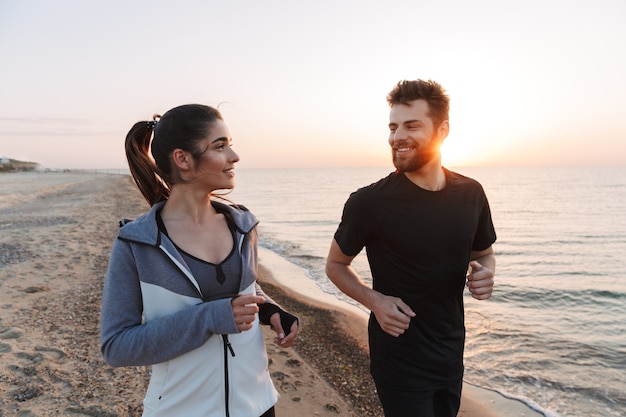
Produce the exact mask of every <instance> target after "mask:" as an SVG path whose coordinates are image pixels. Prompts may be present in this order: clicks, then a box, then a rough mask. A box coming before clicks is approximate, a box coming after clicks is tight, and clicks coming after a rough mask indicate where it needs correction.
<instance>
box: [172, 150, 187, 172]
mask: <svg viewBox="0 0 626 417" xmlns="http://www.w3.org/2000/svg"><path fill="white" fill-rule="evenodd" d="M172 160H173V161H174V165H175V166H176V168H178V169H179V170H182V171H188V170H189V169H191V155H189V153H188V152H185V151H183V150H182V149H179V148H176V149H174V152H172Z"/></svg>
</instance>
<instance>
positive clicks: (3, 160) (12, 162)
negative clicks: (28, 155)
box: [0, 156, 40, 172]
mask: <svg viewBox="0 0 626 417" xmlns="http://www.w3.org/2000/svg"><path fill="white" fill-rule="evenodd" d="M39 169H40V164H39V163H37V162H26V161H18V160H17V159H11V158H7V157H4V156H3V157H0V172H25V171H37V170H39Z"/></svg>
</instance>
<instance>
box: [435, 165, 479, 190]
mask: <svg viewBox="0 0 626 417" xmlns="http://www.w3.org/2000/svg"><path fill="white" fill-rule="evenodd" d="M444 170H445V171H446V177H447V178H448V180H449V181H452V182H453V183H455V184H457V185H461V186H463V185H465V186H472V187H478V188H482V185H481V184H480V182H478V181H477V180H475V179H474V178H471V177H468V176H466V175H463V174H460V173H458V172H456V171H451V170H449V169H447V168H444Z"/></svg>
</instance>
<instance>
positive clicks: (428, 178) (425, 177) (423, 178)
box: [404, 161, 446, 191]
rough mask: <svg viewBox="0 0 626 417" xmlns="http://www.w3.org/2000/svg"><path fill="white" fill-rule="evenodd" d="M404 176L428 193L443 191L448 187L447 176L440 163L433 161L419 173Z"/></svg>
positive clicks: (413, 172)
mask: <svg viewBox="0 0 626 417" xmlns="http://www.w3.org/2000/svg"><path fill="white" fill-rule="evenodd" d="M404 175H406V177H407V178H408V179H409V180H410V181H411V182H412V183H413V184H415V185H417V186H418V187H420V188H423V189H424V190H427V191H441V190H443V189H444V188H445V187H446V174H445V173H444V171H443V167H442V166H441V163H440V162H439V161H433V162H431V163H429V164H428V165H425V166H424V167H422V168H421V169H419V170H417V171H411V172H405V173H404Z"/></svg>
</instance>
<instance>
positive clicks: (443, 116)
mask: <svg viewBox="0 0 626 417" xmlns="http://www.w3.org/2000/svg"><path fill="white" fill-rule="evenodd" d="M413 100H425V101H426V102H427V103H428V109H429V111H428V115H429V116H430V118H431V119H432V120H433V124H434V126H435V128H438V127H439V126H440V125H441V123H442V122H443V121H444V120H448V117H449V116H448V113H449V111H450V97H448V94H447V93H446V90H444V88H443V87H442V86H441V85H440V84H439V83H437V82H435V81H432V80H428V81H424V80H412V81H407V80H403V81H400V82H398V84H396V86H395V87H394V88H393V90H391V92H390V93H389V94H388V95H387V103H389V105H390V106H393V105H394V104H404V105H407V104H409V102H410V101H413Z"/></svg>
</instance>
